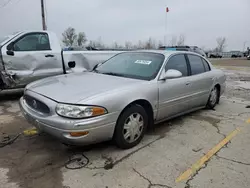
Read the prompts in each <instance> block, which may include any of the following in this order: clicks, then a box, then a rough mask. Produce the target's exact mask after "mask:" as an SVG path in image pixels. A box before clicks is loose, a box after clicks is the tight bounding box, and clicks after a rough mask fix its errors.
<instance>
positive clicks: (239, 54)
mask: <svg viewBox="0 0 250 188" xmlns="http://www.w3.org/2000/svg"><path fill="white" fill-rule="evenodd" d="M231 53H232V55H231V58H239V57H242V56H243V54H242V52H240V51H231Z"/></svg>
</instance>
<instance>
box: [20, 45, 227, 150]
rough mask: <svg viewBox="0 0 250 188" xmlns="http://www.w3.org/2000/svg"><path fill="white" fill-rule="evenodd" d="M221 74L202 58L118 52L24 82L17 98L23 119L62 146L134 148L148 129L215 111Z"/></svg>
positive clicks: (222, 83)
mask: <svg viewBox="0 0 250 188" xmlns="http://www.w3.org/2000/svg"><path fill="white" fill-rule="evenodd" d="M225 80H226V76H225V74H224V73H223V72H222V71H221V70H218V69H216V68H214V67H213V66H212V64H211V63H210V62H209V61H208V60H207V59H206V58H204V57H203V56H201V55H198V54H196V53H192V52H183V51H160V50H155V51H134V52H124V53H119V54H117V55H115V56H113V57H112V58H110V59H109V60H107V61H105V62H103V63H100V64H98V65H96V66H95V67H94V69H93V70H92V71H90V72H82V73H75V74H68V75H60V76H55V77H50V78H46V79H42V80H39V81H36V82H33V83H31V84H29V85H28V86H27V87H26V88H25V91H24V96H23V97H22V98H21V99H20V108H21V111H22V112H23V114H24V116H25V118H26V119H27V120H28V121H29V122H30V123H31V124H33V125H34V126H36V127H37V129H38V130H39V132H45V133H48V134H50V135H52V136H54V137H56V138H58V139H60V140H61V141H62V142H63V143H66V144H72V145H86V144H93V143H97V142H101V141H105V140H111V139H113V140H114V141H115V143H116V144H117V146H118V147H120V148H123V149H127V148H131V147H133V146H135V145H137V144H138V143H139V142H140V141H141V140H142V139H143V136H144V134H145V131H146V129H147V128H148V127H151V126H154V125H155V124H157V123H159V122H162V121H165V120H168V119H171V118H173V117H177V116H180V115H183V114H186V113H189V112H192V111H195V110H198V109H202V108H205V107H207V108H212V109H213V108H214V107H215V106H216V105H217V104H218V103H219V99H220V96H221V95H222V94H223V92H224V90H225Z"/></svg>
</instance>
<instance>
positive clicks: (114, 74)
mask: <svg viewBox="0 0 250 188" xmlns="http://www.w3.org/2000/svg"><path fill="white" fill-rule="evenodd" d="M102 74H107V75H111V76H122V77H125V75H124V74H119V73H114V72H102Z"/></svg>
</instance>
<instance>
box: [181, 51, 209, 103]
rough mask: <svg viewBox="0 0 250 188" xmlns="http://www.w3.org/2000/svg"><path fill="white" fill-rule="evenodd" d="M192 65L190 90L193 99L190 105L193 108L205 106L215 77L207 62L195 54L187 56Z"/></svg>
mask: <svg viewBox="0 0 250 188" xmlns="http://www.w3.org/2000/svg"><path fill="white" fill-rule="evenodd" d="M186 56H187V59H188V62H189V64H190V69H191V76H190V81H191V84H190V89H191V90H192V93H191V95H192V97H191V100H190V101H189V105H190V106H193V107H201V106H205V105H206V103H207V101H208V97H209V94H210V91H211V87H212V85H213V76H212V74H211V69H210V66H209V64H208V63H207V61H206V60H205V59H204V58H202V57H200V56H198V55H194V54H188V55H186Z"/></svg>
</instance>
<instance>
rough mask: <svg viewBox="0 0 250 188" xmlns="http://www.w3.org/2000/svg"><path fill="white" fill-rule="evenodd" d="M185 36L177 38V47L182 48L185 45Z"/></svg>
mask: <svg viewBox="0 0 250 188" xmlns="http://www.w3.org/2000/svg"><path fill="white" fill-rule="evenodd" d="M185 39H186V38H185V36H184V35H180V36H179V39H178V41H177V43H176V44H177V46H184V44H185Z"/></svg>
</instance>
